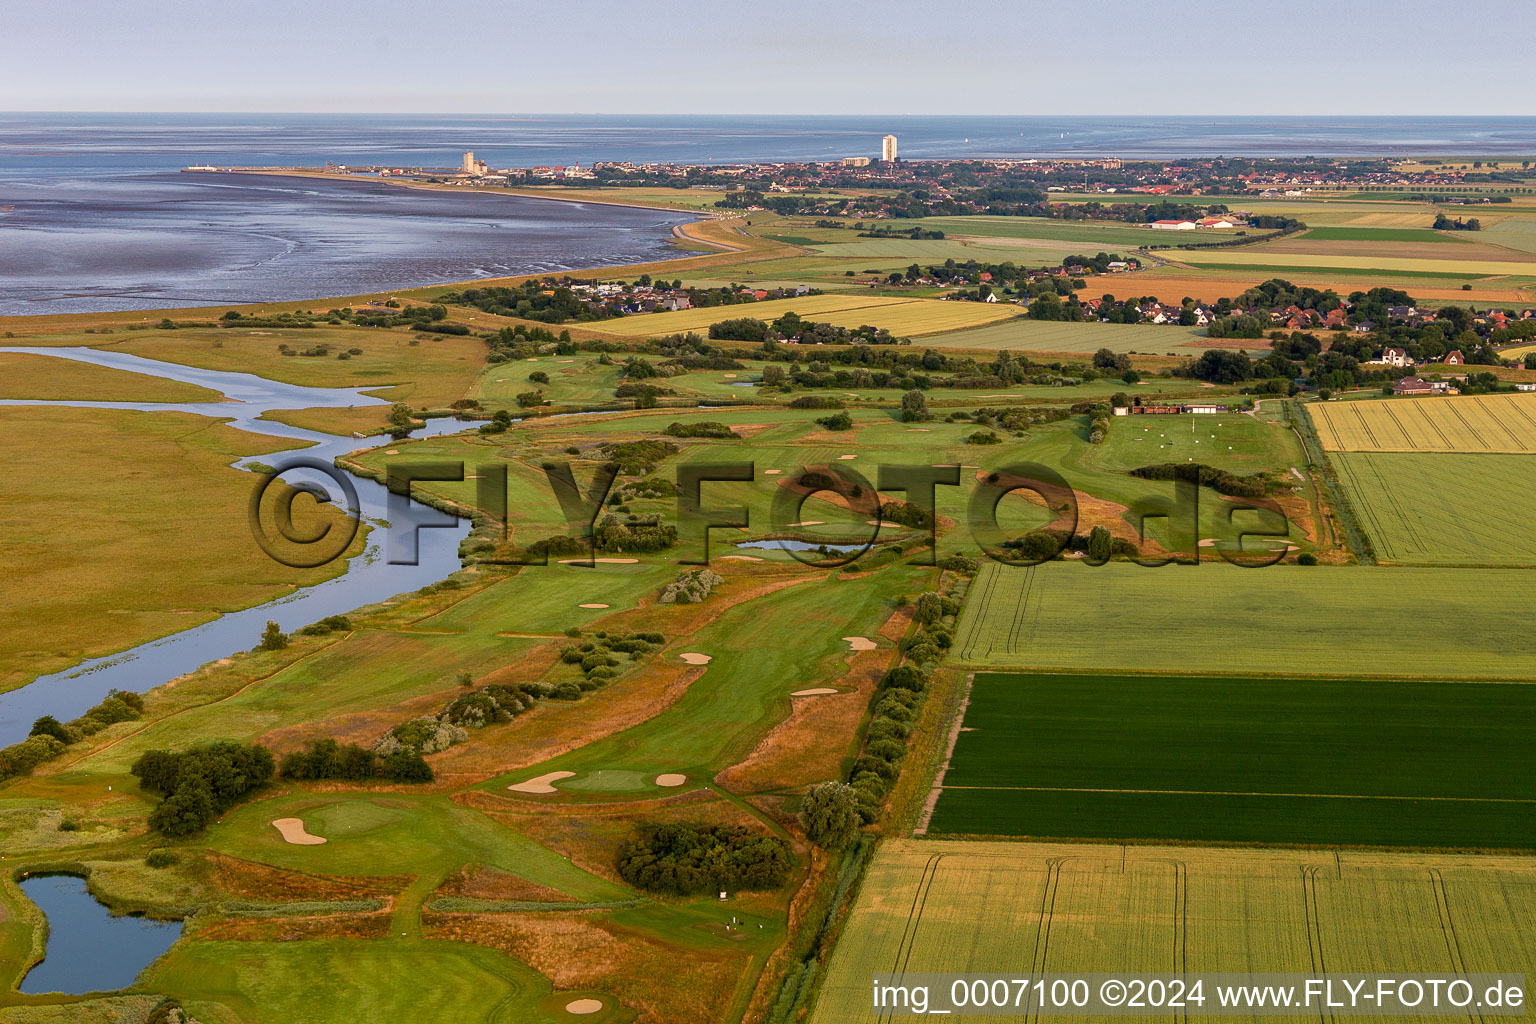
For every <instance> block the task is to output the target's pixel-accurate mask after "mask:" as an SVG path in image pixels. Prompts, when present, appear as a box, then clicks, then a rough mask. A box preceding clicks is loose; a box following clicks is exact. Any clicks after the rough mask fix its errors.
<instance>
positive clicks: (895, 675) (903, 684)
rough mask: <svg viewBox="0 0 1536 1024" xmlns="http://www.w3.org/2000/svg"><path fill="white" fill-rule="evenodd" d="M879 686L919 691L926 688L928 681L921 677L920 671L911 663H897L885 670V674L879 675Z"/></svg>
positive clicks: (884, 688)
mask: <svg viewBox="0 0 1536 1024" xmlns="http://www.w3.org/2000/svg"><path fill="white" fill-rule="evenodd" d="M880 688H881V689H882V690H910V691H912V692H914V693H921V692H922V691H923V690H926V689H927V688H928V681H927V680H926V679H924V678H923V674H922V672H920V671H918V670H917V669H916V668H914V667H912V666H911V665H898V666H897V667H895V668H893V669H889V670H887V672H886V673H885V675H883V676H881V677H880Z"/></svg>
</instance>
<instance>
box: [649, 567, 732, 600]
mask: <svg viewBox="0 0 1536 1024" xmlns="http://www.w3.org/2000/svg"><path fill="white" fill-rule="evenodd" d="M724 582H725V577H724V576H721V575H719V574H718V573H714V572H711V571H710V570H708V569H691V570H688V571H686V572H680V573H678V574H677V579H675V580H673V581H672V582H671V583H668V584H667V585H666V586H665V587H662V588H661V596H659V597H658V598H657V599H656V600H657V601H658V602H659V603H661V604H698V603H699V602H700V601H703V600H704V599H705V598H706V597H708V596H709V594H710V591H712V590H714V589H715V588H716V587H718V586H719V585H720V584H722V583H724Z"/></svg>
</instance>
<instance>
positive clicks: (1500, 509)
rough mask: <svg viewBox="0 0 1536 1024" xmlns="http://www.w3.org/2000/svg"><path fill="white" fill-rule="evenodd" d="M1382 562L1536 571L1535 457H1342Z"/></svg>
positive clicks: (1337, 457)
mask: <svg viewBox="0 0 1536 1024" xmlns="http://www.w3.org/2000/svg"><path fill="white" fill-rule="evenodd" d="M1332 459H1333V464H1334V466H1335V468H1337V470H1338V473H1339V479H1340V481H1341V482H1342V483H1343V485H1344V489H1345V491H1346V492H1347V493H1348V495H1349V499H1350V505H1351V506H1352V508H1353V510H1354V513H1355V516H1356V518H1357V519H1358V520H1359V521H1360V524H1361V526H1362V527H1364V529H1365V532H1366V534H1367V535H1368V536H1369V537H1370V539H1371V545H1372V547H1374V548H1375V551H1376V556H1377V558H1379V559H1381V560H1384V561H1389V562H1401V563H1404V564H1410V565H1536V520H1533V518H1532V517H1531V516H1530V514H1529V512H1528V509H1530V508H1531V507H1532V505H1536V459H1533V458H1532V457H1531V456H1529V455H1462V454H1445V453H1435V454H1414V453H1404V452H1390V453H1388V452H1374V453H1368V452H1354V453H1345V452H1336V453H1334V455H1333V456H1332Z"/></svg>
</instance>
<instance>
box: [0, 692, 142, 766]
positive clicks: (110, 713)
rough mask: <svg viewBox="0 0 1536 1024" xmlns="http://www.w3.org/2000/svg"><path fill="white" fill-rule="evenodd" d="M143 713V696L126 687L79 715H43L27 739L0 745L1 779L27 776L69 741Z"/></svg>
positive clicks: (91, 734)
mask: <svg viewBox="0 0 1536 1024" xmlns="http://www.w3.org/2000/svg"><path fill="white" fill-rule="evenodd" d="M143 713H144V698H143V697H142V696H140V695H139V694H137V693H130V692H128V691H126V690H110V691H108V692H107V696H106V697H105V698H104V699H103V700H102V701H101V703H99V704H97V705H96V706H95V707H93V708H91V709H90V710H89V711H87V712H86V713H85V714H83V715H81V716H80V717H79V718H74V719H71V720H70V721H68V722H60V721H59V720H58V719H57V718H55V717H54V716H52V715H43V716H42V717H41V718H39V719H37V720H36V721H35V722H33V723H32V729H31V731H30V732H28V733H27V738H26V739H24V740H22V741H21V742H20V743H12V744H11V745H10V746H7V747H3V748H0V780H3V779H9V778H13V777H15V776H17V775H26V774H28V773H30V772H31V771H32V769H34V768H36V767H37V766H38V765H40V764H42V763H43V762H44V761H51V760H53V759H54V758H55V757H58V756H59V755H60V754H62V753H63V752H64V748H65V747H67V746H68V745H69V744H71V743H75V742H78V741H79V740H82V739H85V738H86V737H87V736H94V735H96V733H98V732H100V731H101V730H103V729H105V728H106V727H107V726H109V725H114V724H116V723H118V722H131V721H133V720H134V719H136V718H138V717H139V716H140V715H142V714H143Z"/></svg>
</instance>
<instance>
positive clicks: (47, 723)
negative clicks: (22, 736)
mask: <svg viewBox="0 0 1536 1024" xmlns="http://www.w3.org/2000/svg"><path fill="white" fill-rule="evenodd" d="M27 735H28V736H29V737H31V736H52V737H53V738H54V739H56V740H58V741H59V742H60V743H68V742H69V733H67V732H65V731H64V726H63V725H61V724H60V723H59V720H58V719H57V718H54V717H53V716H52V715H44V716H43V717H42V718H39V719H38V720H37V721H35V722H33V723H32V731H31V732H29V733H27Z"/></svg>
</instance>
